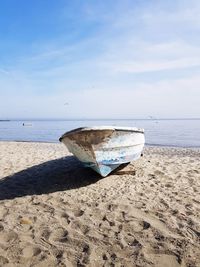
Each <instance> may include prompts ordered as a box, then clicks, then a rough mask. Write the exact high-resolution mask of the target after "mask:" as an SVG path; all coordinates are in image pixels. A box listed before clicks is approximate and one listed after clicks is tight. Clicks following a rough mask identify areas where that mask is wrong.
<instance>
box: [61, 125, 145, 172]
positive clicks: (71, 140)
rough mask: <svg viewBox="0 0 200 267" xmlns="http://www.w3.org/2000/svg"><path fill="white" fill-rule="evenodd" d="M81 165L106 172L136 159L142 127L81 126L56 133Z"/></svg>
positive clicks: (142, 134)
mask: <svg viewBox="0 0 200 267" xmlns="http://www.w3.org/2000/svg"><path fill="white" fill-rule="evenodd" d="M59 140H60V142H62V143H64V144H65V145H66V147H67V148H68V150H69V151H70V152H71V153H73V154H74V156H75V157H76V158H78V159H79V160H80V161H81V162H82V163H83V164H84V166H87V167H91V168H92V169H94V170H95V171H96V172H98V173H99V174H100V175H101V176H103V177H105V176H107V175H108V174H109V173H110V172H111V171H113V170H114V169H116V168H117V167H119V166H120V165H121V164H123V163H128V162H131V161H134V160H137V159H138V158H139V157H140V156H141V153H142V150H143V147H144V143H145V138H144V130H143V129H139V128H133V127H113V126H100V127H83V128H77V129H74V130H72V131H69V132H66V133H65V134H63V135H62V136H61V137H60V139H59Z"/></svg>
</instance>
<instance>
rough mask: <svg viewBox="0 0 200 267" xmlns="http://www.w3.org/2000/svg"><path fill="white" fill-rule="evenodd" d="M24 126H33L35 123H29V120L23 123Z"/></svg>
mask: <svg viewBox="0 0 200 267" xmlns="http://www.w3.org/2000/svg"><path fill="white" fill-rule="evenodd" d="M22 126H26V127H31V126H33V124H32V123H29V122H27V123H26V122H24V123H23V124H22Z"/></svg>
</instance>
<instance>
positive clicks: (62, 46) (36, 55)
mask: <svg viewBox="0 0 200 267" xmlns="http://www.w3.org/2000/svg"><path fill="white" fill-rule="evenodd" d="M199 14H200V1H198V0H190V1H187V0H181V1H172V0H171V1H170V0H169V1H156V0H155V1H154V0H152V1H151V0H148V1H147V0H144V1H139V0H138V1H134V0H132V1H128V0H121V1H116V0H113V1H111V0H107V1H103V0H102V1H92V0H91V1H86V0H85V1H67V0H60V1H54V0H52V1H48V0H34V1H25V0H6V1H0V118H148V117H149V116H154V117H161V118H167V117H174V118H176V117H200V16H199Z"/></svg>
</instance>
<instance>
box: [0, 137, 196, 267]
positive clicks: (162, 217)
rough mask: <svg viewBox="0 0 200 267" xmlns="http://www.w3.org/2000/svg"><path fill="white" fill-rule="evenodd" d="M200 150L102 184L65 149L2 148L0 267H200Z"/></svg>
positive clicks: (153, 158) (140, 164)
mask: <svg viewBox="0 0 200 267" xmlns="http://www.w3.org/2000/svg"><path fill="white" fill-rule="evenodd" d="M199 158H200V150H198V149H183V148H163V147H146V148H145V150H144V156H143V157H142V158H141V159H139V160H138V161H137V162H135V163H131V164H129V165H127V166H125V167H124V168H121V169H118V170H117V171H115V172H114V173H112V174H111V175H109V176H108V177H106V178H101V177H100V176H99V175H98V174H96V173H95V172H94V171H92V170H90V169H86V168H83V167H82V165H81V164H80V163H79V162H78V161H77V160H76V159H75V158H74V157H72V155H71V154H69V153H68V152H67V149H66V148H65V147H64V145H62V144H50V143H25V142H24V143H22V142H21V143H20V142H0V266H3V267H8V266H9V267H12V266H38V267H39V266H41V267H44V266H48V267H51V266H52V267H53V266H66V267H70V266H77V267H84V266H89V267H93V266H95V267H98V266H105V267H109V266H113V267H114V266H116V267H118V266H121V267H122V266H124V267H125V266H131V267H132V266H133V267H134V266H137V267H139V266H141V267H142V266H144V267H150V266H157V267H178V266H181V267H197V266H198V267H199V266H200V164H199Z"/></svg>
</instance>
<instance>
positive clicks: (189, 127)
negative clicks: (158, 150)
mask: <svg viewBox="0 0 200 267" xmlns="http://www.w3.org/2000/svg"><path fill="white" fill-rule="evenodd" d="M23 123H26V124H29V123H30V124H31V126H23ZM98 125H117V126H130V127H139V128H144V129H145V138H146V144H148V145H161V146H179V147H200V119H199V120H197V119H196V120H191V119H190V120H183V119H182V120H74V121H71V120H68V121H64V120H63V121H58V120H56V121H55V120H52V121H36V120H35V121H19V120H18V121H8V122H6V121H4V122H3V121H1V122H0V140H6V141H40V142H58V139H59V137H60V136H61V135H62V134H63V133H64V132H66V131H69V130H71V129H73V128H77V127H81V126H98Z"/></svg>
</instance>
